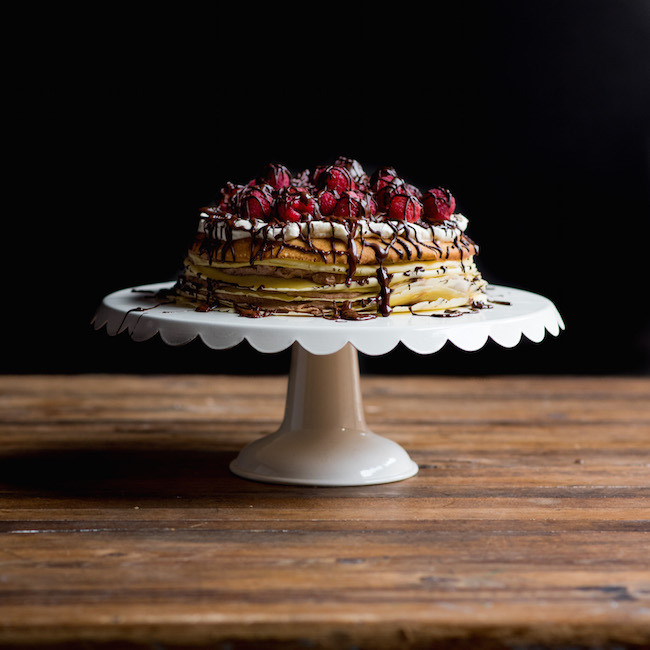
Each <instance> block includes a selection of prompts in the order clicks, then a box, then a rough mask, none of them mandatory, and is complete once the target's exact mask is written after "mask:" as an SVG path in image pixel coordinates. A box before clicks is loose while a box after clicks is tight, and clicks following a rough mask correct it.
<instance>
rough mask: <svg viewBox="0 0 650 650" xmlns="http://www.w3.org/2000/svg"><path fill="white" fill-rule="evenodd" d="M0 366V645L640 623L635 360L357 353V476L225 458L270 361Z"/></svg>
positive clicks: (245, 641) (266, 391)
mask: <svg viewBox="0 0 650 650" xmlns="http://www.w3.org/2000/svg"><path fill="white" fill-rule="evenodd" d="M0 386H1V399H0V404H1V408H2V422H1V424H0V427H1V432H2V436H1V438H0V499H1V504H0V540H1V546H0V563H1V564H0V642H1V644H2V645H3V647H9V646H12V644H13V645H17V646H19V645H24V646H26V647H38V646H39V645H41V644H43V645H49V646H50V647H54V646H57V645H60V646H61V647H65V648H76V647H79V648H81V647H83V648H90V647H98V648H112V647H119V648H124V647H128V648H131V647H133V648H138V647H146V648H180V647H215V648H232V649H238V648H275V647H277V648H285V649H286V648H294V647H295V648H337V649H338V648H373V649H374V648H386V647H398V648H424V647H432V645H433V644H434V642H443V641H447V642H451V641H454V642H455V645H454V646H453V647H455V648H501V647H508V648H513V647H518V648H524V647H535V648H539V647H541V645H542V644H543V646H544V647H550V646H558V647H560V646H562V647H566V646H570V647H573V648H575V647H581V644H582V645H584V646H589V647H596V646H603V647H612V644H616V645H615V646H613V647H630V648H631V647H646V648H647V647H650V378H611V377H603V378H528V377H511V378H508V377H505V378H440V377H378V376H364V377H362V389H363V399H364V406H365V411H366V417H367V421H368V424H369V425H370V426H372V428H373V429H374V430H375V431H376V432H377V433H379V434H383V435H386V436H388V437H390V438H392V439H393V440H395V441H397V442H399V443H400V444H402V445H403V446H404V447H405V448H406V449H407V450H408V451H409V452H410V453H411V456H412V457H413V459H414V460H415V461H416V462H418V463H419V465H420V468H421V469H420V472H419V474H418V475H417V476H416V477H414V478H412V479H409V480H406V481H403V482H400V483H392V484H386V485H380V486H372V487H362V488H313V487H290V486H279V485H275V486H274V485H266V484H262V483H254V482H250V481H246V480H243V479H240V478H238V477H235V476H233V475H231V473H230V472H229V470H228V463H229V461H230V460H231V459H232V458H233V457H234V456H235V454H236V452H237V451H238V450H239V449H240V448H241V447H242V446H243V445H244V444H245V443H247V442H249V441H251V440H253V439H255V438H256V437H257V436H259V435H260V434H262V433H268V432H271V431H273V430H274V429H275V428H276V426H277V425H278V424H279V422H280V420H281V418H282V413H283V407H284V397H285V391H286V377H273V376H267V377H255V378H249V377H232V376H229V377H226V376H210V377H205V376H194V375H191V376H180V377H179V376H171V377H168V376H149V377H138V376H77V377H75V376H72V377H65V376H63V377H57V376H17V377H13V376H4V377H0ZM607 644H610V645H607Z"/></svg>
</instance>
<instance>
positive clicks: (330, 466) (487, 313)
mask: <svg viewBox="0 0 650 650" xmlns="http://www.w3.org/2000/svg"><path fill="white" fill-rule="evenodd" d="M171 284H172V283H165V284H155V285H147V286H141V287H132V288H130V289H123V290H121V291H117V292H115V293H112V294H110V295H108V296H106V297H105V298H104V300H103V301H102V304H101V305H100V307H99V309H98V310H97V313H96V314H95V318H94V319H93V325H94V327H95V329H100V328H102V327H105V328H106V331H107V333H108V334H110V335H116V334H119V333H121V332H124V331H126V332H128V333H129V335H130V336H131V338H132V339H134V340H135V341H144V340H147V339H149V338H151V337H153V336H155V335H159V336H160V337H161V339H162V340H163V341H164V342H165V343H167V344H169V345H183V344H186V343H189V342H190V341H192V340H193V339H195V338H197V337H198V338H200V339H201V340H202V341H203V343H204V344H205V345H206V346H207V347H209V348H212V349H226V348H230V347H234V346H235V345H238V344H239V343H241V342H242V341H244V340H247V341H248V342H249V343H250V344H251V346H252V347H254V348H255V349H256V350H258V351H260V352H267V353H273V352H280V351H282V350H285V349H287V348H289V347H291V367H290V371H289V381H288V388H287V395H286V403H285V412H284V418H283V421H282V423H281V425H280V427H279V428H278V429H277V430H276V431H275V432H274V433H272V434H269V435H266V436H264V437H262V438H260V439H258V440H255V441H253V442H252V443H250V444H249V445H247V446H246V447H244V449H242V450H241V451H240V453H239V455H238V456H237V458H235V460H233V461H232V463H231V464H230V469H231V470H232V472H234V473H235V474H237V475H238V476H240V477H243V478H246V479H252V480H257V481H263V482H267V483H282V484H298V485H312V486H353V485H372V484H379V483H391V482H394V481H401V480H403V479H406V478H409V477H412V476H414V475H415V474H416V473H417V471H418V467H417V465H416V463H414V462H413V460H412V459H411V458H410V456H409V455H408V453H407V452H406V450H404V449H403V448H402V447H401V446H400V445H398V444H397V443H396V442H394V441H392V440H390V439H388V438H385V437H382V436H379V435H377V434H375V433H374V432H372V431H371V430H370V429H369V427H368V426H367V424H366V421H365V417H364V411H363V404H362V397H361V389H360V379H359V363H358V356H357V354H358V351H359V352H362V353H364V354H369V355H381V354H385V353H387V352H390V351H391V350H392V349H393V348H394V347H395V346H396V345H398V343H402V344H404V345H405V346H406V347H408V348H409V349H411V350H413V351H414V352H417V353H419V354H432V353H434V352H436V351H438V350H439V349H440V348H441V347H442V346H443V345H444V344H445V343H446V342H447V341H450V342H451V343H453V344H454V345H455V346H456V347H459V348H461V349H463V350H466V351H470V350H478V349H479V348H481V347H482V346H483V345H485V343H486V342H487V341H488V339H492V340H494V341H495V342H496V343H498V344H499V345H501V346H503V347H513V346H515V345H516V344H517V343H518V342H519V341H520V340H521V337H522V336H526V337H527V338H528V339H530V340H532V341H535V342H540V341H541V340H542V339H543V338H544V336H545V334H546V332H549V333H550V334H552V335H553V336H557V335H558V334H559V332H560V329H563V328H564V323H563V322H562V318H561V317H560V315H559V313H558V311H557V309H556V308H555V306H554V305H553V303H552V302H551V301H549V300H548V299H547V298H544V297H543V296H539V295H537V294H534V293H530V292H527V291H521V290H519V289H512V288H507V287H497V286H491V287H490V288H489V290H488V296H489V298H490V300H491V302H492V309H485V310H480V311H478V312H473V313H467V314H463V315H461V316H456V317H453V318H436V317H432V316H429V315H413V314H410V313H408V312H407V313H394V314H392V315H391V316H390V317H388V318H383V317H378V318H375V319H372V320H366V321H338V320H328V319H324V318H314V317H309V316H305V317H301V316H272V317H268V318H245V317H241V316H239V315H237V314H233V313H228V312H218V311H213V312H197V311H195V310H194V309H192V308H191V307H186V306H182V305H177V304H174V303H169V302H166V301H165V299H164V298H161V297H160V295H161V294H160V291H161V290H164V289H167V288H169V287H170V286H171Z"/></svg>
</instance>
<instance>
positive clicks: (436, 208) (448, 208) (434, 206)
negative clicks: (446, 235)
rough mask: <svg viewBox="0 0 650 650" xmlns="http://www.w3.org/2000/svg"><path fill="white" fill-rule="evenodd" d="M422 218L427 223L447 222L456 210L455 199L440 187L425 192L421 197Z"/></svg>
mask: <svg viewBox="0 0 650 650" xmlns="http://www.w3.org/2000/svg"><path fill="white" fill-rule="evenodd" d="M422 204H423V206H424V218H425V219H426V220H427V221H448V220H449V219H450V218H451V215H452V214H454V210H455V209H456V199H454V197H453V195H452V193H451V192H450V191H449V190H446V189H444V188H442V187H437V188H434V189H431V190H427V191H426V192H425V193H424V195H423V197H422Z"/></svg>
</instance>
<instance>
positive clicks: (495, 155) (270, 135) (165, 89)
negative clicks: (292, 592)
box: [3, 0, 650, 374]
mask: <svg viewBox="0 0 650 650" xmlns="http://www.w3.org/2000/svg"><path fill="white" fill-rule="evenodd" d="M423 6H425V7H426V9H425V10H422V9H418V8H416V6H414V5H409V3H399V4H397V5H394V6H392V5H388V9H383V10H380V9H379V8H378V7H377V6H376V5H375V4H372V5H370V4H364V5H363V6H362V7H360V8H359V9H350V7H348V6H341V5H339V6H334V5H331V6H325V7H310V6H309V5H299V6H298V7H296V8H290V6H288V5H283V6H282V8H280V6H279V5H278V7H274V8H270V7H268V6H264V7H263V8H262V9H254V8H252V7H251V6H250V5H248V4H246V5H245V6H241V8H238V7H231V6H227V5H226V6H223V5H222V6H221V7H220V8H219V9H218V10H216V11H215V12H214V13H213V14H208V13H202V12H196V13H190V12H189V11H187V10H183V11H180V12H179V10H178V9H176V10H175V11H170V12H169V13H165V12H164V11H162V10H160V9H158V8H157V9H156V12H155V13H151V14H143V15H134V14H133V13H128V14H127V13H123V14H119V13H109V12H105V13H102V12H101V11H97V13H96V15H94V16H89V15H86V16H84V17H83V28H81V29H80V28H77V27H74V26H70V25H72V23H71V22H70V20H71V18H72V17H73V16H72V15H71V16H66V15H65V14H62V13H61V10H60V9H57V13H56V14H54V13H53V14H52V15H51V16H47V15H43V14H40V15H39V18H38V21H35V19H34V18H33V17H32V18H31V20H30V21H29V23H28V27H26V28H24V29H25V32H24V36H25V37H26V38H25V39H23V49H22V50H21V51H22V52H29V53H30V56H31V58H30V59H29V60H28V61H27V64H28V67H27V72H21V73H20V74H15V75H12V76H11V79H10V80H9V82H10V83H11V90H12V92H10V93H9V97H10V102H9V103H10V104H11V105H12V107H13V109H14V111H13V114H12V118H11V120H10V121H8V122H7V126H6V133H7V139H9V138H10V137H11V138H16V137H17V138H18V147H16V148H14V149H13V152H12V161H13V163H14V164H13V169H12V172H11V174H13V175H10V176H9V177H8V178H9V180H10V183H9V184H10V185H12V187H11V188H10V189H11V190H13V192H12V193H13V194H14V195H17V198H18V199H19V200H18V204H17V205H16V206H15V208H12V209H10V211H11V212H13V213H12V214H8V215H6V216H5V221H6V224H7V226H8V232H9V235H8V236H7V237H6V239H5V250H6V254H5V260H7V261H8V264H7V267H6V268H7V271H6V273H5V278H6V291H5V296H6V299H7V300H6V302H5V307H4V308H3V309H4V311H5V314H6V315H5V318H3V328H4V330H5V331H4V340H5V341H6V342H7V344H8V348H9V353H8V354H7V355H6V356H5V363H4V364H3V366H4V372H46V373H49V372H63V373H65V372H113V371H126V372H144V373H150V372H245V373H248V372H284V371H285V370H286V367H287V363H288V353H284V354H277V355H262V354H259V353H257V352H255V351H254V350H251V349H250V348H249V347H248V346H247V344H242V345H240V346H239V347H237V348H235V349H233V350H229V351H223V352H217V351H212V350H207V349H206V348H204V347H203V346H202V345H200V344H198V343H196V344H195V343H192V344H190V345H188V346H185V347H183V348H170V347H167V346H165V345H163V344H162V343H161V342H160V341H158V340H157V339H154V340H152V341H149V342H146V343H134V342H132V341H130V340H129V339H128V338H127V337H125V336H119V337H108V336H107V335H106V334H105V333H104V332H95V331H93V330H92V328H91V327H90V320H91V318H92V316H93V313H94V309H95V307H96V306H97V305H98V304H99V302H100V301H101V299H102V297H103V296H104V295H105V294H107V293H109V292H111V291H114V290H117V289H121V288H123V287H129V286H134V285H138V284H144V283H150V282H158V281H163V280H168V279H173V277H174V276H175V274H176V272H177V271H178V269H179V266H180V262H181V259H182V256H183V253H184V249H185V247H186V245H187V243H188V242H189V239H190V237H191V235H192V232H193V230H194V228H195V226H196V222H197V216H198V210H199V208H200V207H201V206H203V205H205V204H206V203H208V202H210V201H211V200H212V199H213V198H215V197H216V196H217V194H218V191H219V188H220V187H221V186H222V185H223V184H224V183H225V182H226V181H227V180H233V181H235V182H242V181H245V180H247V179H249V178H250V177H252V176H253V175H255V174H256V173H257V171H258V170H259V169H260V168H261V167H262V165H263V164H264V163H265V162H267V161H271V160H275V161H279V162H282V163H284V164H286V165H287V166H288V167H289V168H290V169H292V170H294V171H298V170H300V169H302V168H305V167H313V166H314V165H316V164H321V163H324V162H329V161H331V160H333V159H334V158H335V157H337V156H338V155H345V156H348V157H353V158H356V159H358V160H359V161H360V162H361V163H362V164H363V165H364V166H365V167H366V169H367V170H369V171H371V170H372V169H374V168H375V167H377V166H379V165H382V164H390V165H393V166H395V167H396V168H397V169H398V171H399V172H400V173H401V174H402V175H403V176H404V177H406V178H407V179H409V180H411V181H412V182H413V183H415V184H416V185H421V186H423V187H427V186H432V185H444V186H447V187H449V188H451V189H452V191H453V192H454V194H455V195H456V197H457V201H458V204H459V207H460V209H461V210H462V211H463V212H464V213H465V214H466V215H467V216H468V217H469V219H470V230H469V234H470V236H472V237H473V238H474V239H475V240H476V241H477V242H478V243H479V244H480V246H481V255H480V257H479V259H478V261H479V264H480V267H481V269H482V271H483V275H484V276H485V277H486V278H487V279H488V280H489V281H491V282H493V283H497V284H505V285H510V286H514V287H520V288H523V289H527V290H531V291H534V292H538V293H541V294H543V295H545V296H547V297H549V298H550V299H551V300H553V301H554V302H555V304H556V305H557V307H558V309H559V310H560V312H561V314H562V316H563V317H564V319H565V322H566V326H567V329H566V331H565V332H564V333H562V334H561V335H560V336H559V337H558V338H553V337H547V338H546V339H545V341H544V342H543V343H541V344H533V343H530V342H526V341H524V342H522V344H521V345H519V346H517V347H516V348H514V349H512V350H506V349H503V348H500V347H498V346H496V345H491V344H488V345H486V347H485V348H483V349H482V350H480V351H478V352H474V353H465V352H461V351H459V350H456V349H448V348H445V349H443V350H442V351H441V352H440V353H438V354H436V355H433V356H419V355H415V354H413V353H410V352H409V351H407V350H405V349H403V348H401V347H400V348H398V349H396V350H395V351H394V352H392V353H391V354H389V355H385V356H382V357H362V359H361V367H362V371H365V372H422V373H425V372H431V373H445V374H449V373H451V374H459V373H461V374H462V373H479V374H482V373H568V374H570V373H592V372H593V373H606V374H609V373H611V374H617V373H619V374H621V373H628V374H630V373H646V374H647V373H649V372H650V316H649V313H650V307H649V300H648V263H647V261H646V258H647V256H648V250H647V249H648V237H649V235H650V189H649V188H650V171H649V170H650V165H649V158H650V3H648V2H647V0H617V1H616V2H613V1H611V0H610V1H606V0H582V1H580V0H561V1H558V0H548V1H546V2H519V1H513V2H498V1H497V2H489V3H487V2H475V3H472V2H449V3H425V5H423ZM312 11H313V12H314V13H311V12H312ZM27 45H28V46H29V47H27ZM16 56H17V57H18V55H16ZM16 190H18V191H16ZM14 226H15V227H14ZM11 352H16V354H11Z"/></svg>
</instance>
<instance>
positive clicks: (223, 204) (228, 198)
mask: <svg viewBox="0 0 650 650" xmlns="http://www.w3.org/2000/svg"><path fill="white" fill-rule="evenodd" d="M243 189H244V186H243V185H235V184H234V183H231V182H230V181H228V182H227V183H226V185H225V186H224V187H222V188H221V199H220V201H219V204H218V208H219V210H220V211H221V212H234V211H236V210H237V196H238V194H239V193H240V192H241V191H242V190H243Z"/></svg>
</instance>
